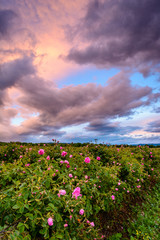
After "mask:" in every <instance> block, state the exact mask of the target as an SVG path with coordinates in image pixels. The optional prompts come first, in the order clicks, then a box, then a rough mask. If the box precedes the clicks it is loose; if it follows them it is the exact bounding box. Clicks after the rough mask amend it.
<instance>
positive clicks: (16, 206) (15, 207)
mask: <svg viewBox="0 0 160 240" xmlns="http://www.w3.org/2000/svg"><path fill="white" fill-rule="evenodd" d="M12 208H13V209H18V208H20V206H18V205H14V206H13V207H12Z"/></svg>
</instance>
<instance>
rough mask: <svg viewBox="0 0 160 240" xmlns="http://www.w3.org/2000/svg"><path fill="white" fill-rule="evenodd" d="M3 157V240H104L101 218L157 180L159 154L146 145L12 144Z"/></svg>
mask: <svg viewBox="0 0 160 240" xmlns="http://www.w3.org/2000/svg"><path fill="white" fill-rule="evenodd" d="M0 157H1V160H2V161H1V165H0V187H1V191H0V216H1V217H0V226H1V227H0V236H2V237H3V238H4V239H26V240H27V239H51V240H54V239H66V240H67V239H68V240H69V239H73V240H78V239H101V238H103V237H104V236H103V233H102V230H101V229H100V223H99V221H98V218H97V214H98V213H99V212H100V211H104V212H106V214H107V212H109V211H115V210H116V211H119V210H120V209H121V207H122V204H123V202H124V201H126V200H127V201H128V199H129V198H128V195H130V196H136V195H139V194H140V193H141V192H142V191H143V190H148V189H149V187H150V183H151V181H153V180H154V181H155V182H156V181H158V179H159V166H158V164H159V160H160V151H159V150H158V149H154V150H150V148H148V147H147V146H145V147H142V146H137V147H135V148H129V147H126V148H124V147H123V146H121V147H120V148H117V147H116V146H110V147H107V146H105V145H103V146H99V145H93V144H91V145H87V146H84V147H77V148H76V147H73V146H72V145H68V146H66V147H61V146H60V145H59V144H58V145H54V146H50V145H47V144H46V145H45V146H43V149H42V148H41V149H40V146H38V145H36V146H34V147H33V146H32V147H30V146H29V145H26V146H25V145H23V146H22V145H18V144H17V145H15V144H8V145H6V146H2V147H1V149H0Z"/></svg>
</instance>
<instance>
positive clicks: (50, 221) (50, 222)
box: [48, 218, 53, 226]
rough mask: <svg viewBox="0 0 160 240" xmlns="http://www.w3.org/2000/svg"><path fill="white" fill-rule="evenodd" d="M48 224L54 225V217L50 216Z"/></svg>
mask: <svg viewBox="0 0 160 240" xmlns="http://www.w3.org/2000/svg"><path fill="white" fill-rule="evenodd" d="M48 225H49V226H52V225H53V219H52V218H48Z"/></svg>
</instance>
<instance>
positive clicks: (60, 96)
mask: <svg viewBox="0 0 160 240" xmlns="http://www.w3.org/2000/svg"><path fill="white" fill-rule="evenodd" d="M28 81H29V82H30V84H28ZM107 83H108V85H107V86H105V87H102V86H101V85H96V84H93V83H92V84H86V85H78V86H66V87H64V88H62V89H57V88H54V87H52V86H51V84H50V83H48V82H45V81H44V80H43V79H41V78H38V77H37V78H36V77H35V76H34V77H27V78H26V77H24V78H23V79H22V80H21V81H19V82H18V84H17V87H19V88H20V89H21V91H22V92H23V96H21V97H20V98H18V99H17V103H18V104H19V105H21V106H24V108H29V109H32V111H38V112H39V116H38V117H37V120H35V122H36V124H37V127H38V128H39V124H41V126H42V128H43V126H44V128H46V125H47V126H49V127H54V128H55V127H58V128H62V127H65V126H69V125H74V124H82V123H86V122H92V121H93V120H94V119H111V118H115V117H118V116H119V117H120V116H129V115H131V114H134V111H135V110H136V108H138V107H141V106H145V105H148V101H147V99H148V98H149V97H150V95H152V94H153V93H152V89H151V88H149V87H138V88H137V87H133V86H131V84H130V80H129V79H128V78H127V77H126V75H125V74H124V73H122V72H121V73H119V74H117V75H116V76H114V77H112V78H110V79H109V81H108V82H107ZM143 97H146V100H142V98H143ZM34 119H35V118H34ZM36 124H34V123H33V122H32V120H31V121H29V124H28V121H24V123H23V124H22V126H23V127H24V128H28V129H32V128H34V127H35V130H36ZM42 130H43V129H42ZM36 131H37V132H38V130H36Z"/></svg>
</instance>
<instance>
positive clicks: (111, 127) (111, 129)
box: [85, 119, 141, 136]
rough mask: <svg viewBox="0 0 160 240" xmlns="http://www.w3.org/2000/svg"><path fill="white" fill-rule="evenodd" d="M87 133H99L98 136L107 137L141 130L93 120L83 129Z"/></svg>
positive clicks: (136, 127)
mask: <svg viewBox="0 0 160 240" xmlns="http://www.w3.org/2000/svg"><path fill="white" fill-rule="evenodd" d="M85 129H86V130H87V131H92V132H99V134H100V135H102V136H103V135H107V134H120V135H124V134H129V133H131V132H133V131H135V130H139V129H141V128H140V127H138V126H135V127H133V126H126V127H122V126H120V123H117V122H105V121H103V120H100V119H98V120H93V121H92V122H90V124H89V125H88V126H87V127H85Z"/></svg>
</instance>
